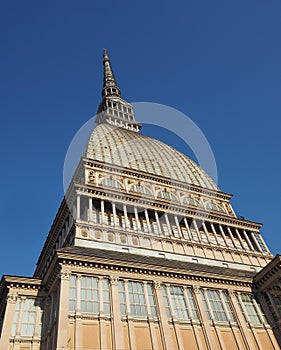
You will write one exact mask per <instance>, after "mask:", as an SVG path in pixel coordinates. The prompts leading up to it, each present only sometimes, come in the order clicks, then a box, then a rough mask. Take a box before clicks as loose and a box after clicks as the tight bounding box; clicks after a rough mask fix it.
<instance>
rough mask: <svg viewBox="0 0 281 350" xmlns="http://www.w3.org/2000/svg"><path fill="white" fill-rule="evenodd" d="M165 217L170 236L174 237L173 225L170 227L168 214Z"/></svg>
mask: <svg viewBox="0 0 281 350" xmlns="http://www.w3.org/2000/svg"><path fill="white" fill-rule="evenodd" d="M164 216H165V221H166V224H167V227H168V231H169V235H170V236H172V229H171V225H170V221H169V217H168V214H167V213H165V214H164Z"/></svg>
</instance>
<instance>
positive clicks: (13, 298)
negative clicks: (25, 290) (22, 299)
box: [7, 293, 18, 304]
mask: <svg viewBox="0 0 281 350" xmlns="http://www.w3.org/2000/svg"><path fill="white" fill-rule="evenodd" d="M17 299H18V294H17V293H9V294H8V295H7V302H8V303H11V304H15V303H16V302H17Z"/></svg>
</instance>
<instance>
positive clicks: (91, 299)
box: [81, 276, 99, 313]
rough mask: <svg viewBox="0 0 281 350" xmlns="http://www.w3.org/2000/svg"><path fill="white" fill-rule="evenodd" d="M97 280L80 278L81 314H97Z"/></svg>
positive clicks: (85, 277) (94, 278)
mask: <svg viewBox="0 0 281 350" xmlns="http://www.w3.org/2000/svg"><path fill="white" fill-rule="evenodd" d="M98 300H99V298H98V278H96V277H87V276H82V278H81V312H86V313H98V312H99V304H98Z"/></svg>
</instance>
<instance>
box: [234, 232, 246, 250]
mask: <svg viewBox="0 0 281 350" xmlns="http://www.w3.org/2000/svg"><path fill="white" fill-rule="evenodd" d="M235 232H236V234H237V237H238V239H239V242H240V244H241V247H242V249H243V250H245V247H244V244H243V240H242V238H241V235H240V232H239V230H238V229H237V228H235Z"/></svg>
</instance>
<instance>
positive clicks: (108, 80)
mask: <svg viewBox="0 0 281 350" xmlns="http://www.w3.org/2000/svg"><path fill="white" fill-rule="evenodd" d="M103 66H104V76H103V90H102V97H104V96H110V95H111V96H119V97H120V96H121V94H120V89H119V88H118V86H117V84H116V81H115V78H114V75H113V72H112V68H111V63H110V59H109V57H108V53H107V51H106V49H103Z"/></svg>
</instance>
